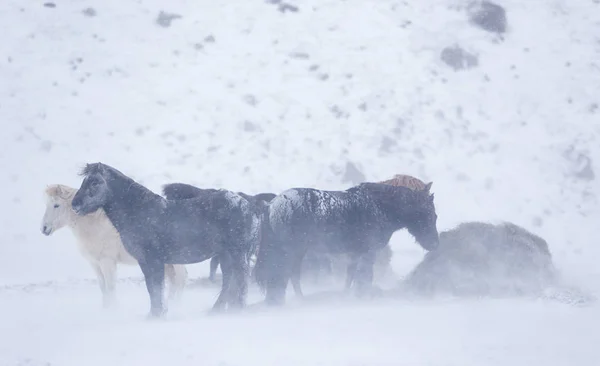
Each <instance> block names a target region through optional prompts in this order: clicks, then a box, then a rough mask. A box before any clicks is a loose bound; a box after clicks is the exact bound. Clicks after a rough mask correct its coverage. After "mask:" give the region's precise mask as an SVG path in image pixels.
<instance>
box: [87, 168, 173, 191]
mask: <svg viewBox="0 0 600 366" xmlns="http://www.w3.org/2000/svg"><path fill="white" fill-rule="evenodd" d="M92 174H100V175H102V176H104V177H107V176H109V177H110V176H112V178H117V179H120V180H123V181H125V182H126V183H127V184H128V186H127V189H126V191H132V190H137V191H139V192H141V194H142V195H144V196H145V197H146V198H148V199H149V198H159V199H161V200H164V198H163V197H161V196H160V195H158V194H156V193H154V192H152V191H151V190H150V189H148V188H146V187H144V186H143V185H141V184H140V183H138V182H136V181H135V180H133V178H130V177H128V176H126V175H125V174H123V173H121V172H120V171H119V170H117V169H115V168H113V167H112V166H110V165H106V164H103V163H89V164H86V165H85V166H84V167H83V168H82V169H81V171H80V172H79V175H80V176H84V177H87V176H89V175H92Z"/></svg>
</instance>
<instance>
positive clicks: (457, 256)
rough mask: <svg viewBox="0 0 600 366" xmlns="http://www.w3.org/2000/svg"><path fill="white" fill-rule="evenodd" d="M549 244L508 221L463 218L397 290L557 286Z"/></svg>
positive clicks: (469, 293)
mask: <svg viewBox="0 0 600 366" xmlns="http://www.w3.org/2000/svg"><path fill="white" fill-rule="evenodd" d="M557 280H558V271H557V269H556V267H555V266H554V264H553V262H552V255H551V253H550V250H549V248H548V243H547V242H546V240H545V239H543V238H541V237H540V236H538V235H536V234H534V233H532V232H530V231H528V230H526V229H525V228H523V227H521V226H518V225H516V224H514V223H512V222H502V223H499V224H491V223H487V222H481V221H471V222H463V223H461V224H459V225H458V226H456V227H455V228H453V229H450V230H447V231H443V232H441V233H440V245H439V247H438V248H437V249H436V250H435V251H431V252H429V253H427V254H426V255H425V257H424V258H423V260H422V261H421V263H419V264H418V265H417V266H416V267H415V268H414V269H413V270H412V271H411V272H410V273H409V274H408V275H407V276H406V278H405V279H404V281H403V283H402V286H401V290H404V291H407V292H408V293H411V294H417V295H422V296H435V295H438V294H445V295H452V296H459V297H462V296H465V297H482V296H522V295H535V294H541V293H542V292H543V291H544V289H546V288H548V287H550V286H556V285H558V282H557Z"/></svg>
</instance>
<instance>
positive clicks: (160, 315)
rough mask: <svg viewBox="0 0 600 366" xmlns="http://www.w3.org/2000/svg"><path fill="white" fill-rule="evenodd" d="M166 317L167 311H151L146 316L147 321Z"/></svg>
mask: <svg viewBox="0 0 600 366" xmlns="http://www.w3.org/2000/svg"><path fill="white" fill-rule="evenodd" d="M165 315H167V309H151V310H150V312H149V313H148V315H146V319H147V320H154V319H161V318H164V317H165Z"/></svg>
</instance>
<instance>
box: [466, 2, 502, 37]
mask: <svg viewBox="0 0 600 366" xmlns="http://www.w3.org/2000/svg"><path fill="white" fill-rule="evenodd" d="M469 19H470V21H471V23H473V24H475V25H477V26H478V27H480V28H481V29H483V30H486V31H488V32H495V33H504V32H506V11H505V10H504V8H503V7H502V6H500V5H498V4H494V3H493V2H490V1H482V2H476V3H473V4H472V5H471V6H470V7H469Z"/></svg>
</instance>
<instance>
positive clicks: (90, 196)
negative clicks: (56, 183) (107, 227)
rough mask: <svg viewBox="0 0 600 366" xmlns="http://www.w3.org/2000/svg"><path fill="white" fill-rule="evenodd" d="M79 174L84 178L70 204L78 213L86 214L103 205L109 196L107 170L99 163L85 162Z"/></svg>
mask: <svg viewBox="0 0 600 366" xmlns="http://www.w3.org/2000/svg"><path fill="white" fill-rule="evenodd" d="M81 175H83V176H84V177H85V178H84V179H83V182H82V183H81V187H80V188H79V190H78V191H77V193H76V194H75V196H74V197H73V202H72V203H71V206H72V207H73V211H75V213H76V214H78V215H82V216H83V215H87V214H90V213H92V212H95V211H96V210H98V209H99V208H100V207H103V206H104V205H105V204H106V202H107V201H108V200H109V198H110V196H111V190H110V187H109V186H108V181H109V179H110V177H109V171H108V170H107V168H106V167H105V166H104V165H103V164H101V163H95V164H87V165H86V166H85V168H84V169H83V170H82V172H81Z"/></svg>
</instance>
